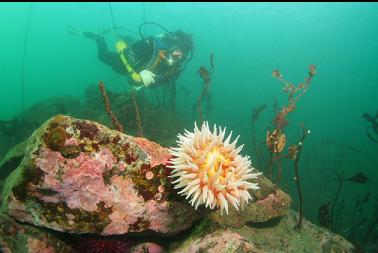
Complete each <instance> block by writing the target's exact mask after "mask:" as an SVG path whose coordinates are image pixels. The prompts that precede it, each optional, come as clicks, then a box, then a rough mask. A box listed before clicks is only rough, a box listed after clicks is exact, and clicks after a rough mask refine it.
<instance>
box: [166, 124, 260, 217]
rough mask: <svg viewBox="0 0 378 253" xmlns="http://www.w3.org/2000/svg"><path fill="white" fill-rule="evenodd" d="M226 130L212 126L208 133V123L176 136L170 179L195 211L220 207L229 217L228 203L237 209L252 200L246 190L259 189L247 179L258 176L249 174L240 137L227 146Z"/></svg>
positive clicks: (248, 162) (249, 168) (251, 169)
mask: <svg viewBox="0 0 378 253" xmlns="http://www.w3.org/2000/svg"><path fill="white" fill-rule="evenodd" d="M225 133H226V128H223V129H222V128H221V127H219V130H218V129H217V127H216V126H215V125H214V130H213V132H211V131H210V129H209V125H208V123H207V122H204V123H203V124H202V127H201V130H199V129H198V127H197V125H196V124H195V128H194V132H193V133H192V132H189V131H187V130H185V135H181V134H179V135H178V138H179V139H178V141H177V143H178V147H175V148H171V150H170V153H171V155H172V156H173V158H172V159H171V160H170V163H171V165H170V166H168V167H170V168H172V169H173V171H172V174H171V175H170V177H173V178H175V181H173V183H174V184H176V185H175V189H179V188H183V189H181V191H179V192H178V193H179V194H181V195H186V199H189V198H191V199H190V201H189V203H190V204H191V205H192V206H195V208H196V209H197V208H198V206H199V205H201V204H205V205H206V207H209V208H211V209H213V208H215V207H217V208H218V207H220V208H221V213H223V210H225V211H226V213H227V214H228V204H229V203H230V204H231V205H232V206H233V207H234V208H236V209H237V210H239V206H240V205H241V204H244V203H248V201H249V200H250V199H252V197H251V195H250V194H249V192H248V190H249V189H254V190H256V189H259V187H258V186H257V184H256V183H251V182H248V181H247V180H248V179H253V178H257V176H258V175H259V174H261V173H251V172H252V171H253V169H254V168H252V167H251V162H250V160H249V157H248V156H241V155H239V152H240V151H241V150H242V148H243V145H241V146H239V147H237V148H236V147H235V146H236V142H237V140H238V138H239V136H238V137H237V138H236V139H235V140H234V141H233V142H232V143H230V140H231V135H232V131H231V133H230V134H229V135H228V137H227V138H226V140H224V141H223V139H224V137H225Z"/></svg>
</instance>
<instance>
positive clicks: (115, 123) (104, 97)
mask: <svg viewBox="0 0 378 253" xmlns="http://www.w3.org/2000/svg"><path fill="white" fill-rule="evenodd" d="M98 87H99V88H100V91H101V95H102V100H103V102H104V106H105V111H106V113H107V114H108V115H109V117H110V119H111V120H112V122H113V126H114V128H115V129H117V130H118V131H120V132H123V126H122V124H121V123H120V122H119V121H118V119H117V117H116V116H115V115H114V113H113V112H112V108H111V106H110V102H109V97H108V94H107V93H106V89H105V85H104V83H103V82H102V81H99V82H98Z"/></svg>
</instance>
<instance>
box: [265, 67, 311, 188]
mask: <svg viewBox="0 0 378 253" xmlns="http://www.w3.org/2000/svg"><path fill="white" fill-rule="evenodd" d="M315 74H316V68H315V66H314V65H310V67H309V72H308V76H307V78H306V79H305V82H304V83H299V84H298V85H297V86H295V85H294V84H293V83H291V82H289V81H287V80H285V79H284V78H283V76H282V74H281V73H280V71H279V70H274V71H273V77H275V78H277V79H278V80H279V81H281V82H282V83H283V84H284V85H285V86H284V88H283V91H284V92H285V93H288V102H287V105H285V106H283V107H282V108H281V109H279V108H278V105H277V103H275V105H274V109H275V112H276V115H275V117H274V120H273V126H274V129H273V130H272V131H270V130H269V129H268V131H267V135H266V145H267V147H268V149H269V152H270V162H269V166H268V175H269V176H270V177H273V167H274V165H275V163H278V172H277V180H276V183H278V181H279V179H280V176H281V174H282V167H281V161H280V160H281V158H290V153H289V154H288V155H286V156H282V155H281V153H282V151H283V150H284V148H285V145H286V135H285V133H284V128H285V126H286V125H287V124H288V121H287V116H288V114H289V113H290V112H292V111H294V110H295V108H296V103H297V101H298V99H299V98H300V97H301V96H303V95H304V94H305V93H306V91H307V90H308V88H309V87H310V84H311V80H312V78H313V77H314V76H315ZM295 147H296V146H291V149H289V151H290V150H291V153H293V152H294V151H295V150H296V149H295ZM293 160H294V159H293Z"/></svg>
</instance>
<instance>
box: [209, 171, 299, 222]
mask: <svg viewBox="0 0 378 253" xmlns="http://www.w3.org/2000/svg"><path fill="white" fill-rule="evenodd" d="M256 182H257V183H258V185H259V187H260V190H259V191H250V194H251V196H252V197H253V201H252V202H250V203H247V204H245V205H244V206H243V208H242V209H240V210H236V209H234V208H231V209H230V215H221V212H220V210H218V211H216V212H214V213H211V214H209V215H208V218H210V219H211V220H213V221H215V222H217V223H219V224H222V225H225V226H229V227H236V228H240V227H242V226H244V224H246V223H248V222H266V221H269V220H271V219H274V218H277V217H281V216H284V215H286V213H287V212H288V210H289V207H290V205H291V202H292V200H291V198H290V196H289V195H288V194H287V193H285V192H284V191H282V190H281V189H279V188H278V187H277V186H275V185H274V184H273V183H272V182H271V181H269V179H267V178H266V177H264V176H263V175H260V176H259V177H258V178H257V179H256Z"/></svg>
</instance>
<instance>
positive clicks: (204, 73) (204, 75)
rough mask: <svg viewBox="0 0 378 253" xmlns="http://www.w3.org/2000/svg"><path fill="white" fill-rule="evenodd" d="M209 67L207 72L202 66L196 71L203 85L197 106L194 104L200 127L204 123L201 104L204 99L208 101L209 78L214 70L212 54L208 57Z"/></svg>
mask: <svg viewBox="0 0 378 253" xmlns="http://www.w3.org/2000/svg"><path fill="white" fill-rule="evenodd" d="M210 66H211V71H208V70H207V68H206V67H205V66H203V65H202V66H201V67H200V68H199V70H198V74H199V76H200V77H201V78H202V80H203V84H202V90H201V93H200V95H199V97H198V99H197V104H196V106H195V108H197V111H198V115H199V120H200V124H201V125H202V123H203V121H204V117H203V113H202V102H203V100H204V99H205V98H206V99H209V95H210V94H209V92H210V84H211V77H212V75H213V72H214V68H215V65H214V53H211V55H210ZM208 103H209V101H208Z"/></svg>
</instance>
